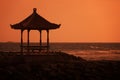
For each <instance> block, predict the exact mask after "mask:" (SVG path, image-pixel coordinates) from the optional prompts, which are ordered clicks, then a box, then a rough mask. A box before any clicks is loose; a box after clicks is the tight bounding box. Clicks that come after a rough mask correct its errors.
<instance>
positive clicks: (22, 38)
mask: <svg viewBox="0 0 120 80" xmlns="http://www.w3.org/2000/svg"><path fill="white" fill-rule="evenodd" d="M20 47H21V53H23V30H22V29H21V45H20Z"/></svg>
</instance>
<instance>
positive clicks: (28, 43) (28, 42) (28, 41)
mask: <svg viewBox="0 0 120 80" xmlns="http://www.w3.org/2000/svg"><path fill="white" fill-rule="evenodd" d="M29 33H30V30H29V29H28V36H27V49H28V52H29V45H30V40H29Z"/></svg>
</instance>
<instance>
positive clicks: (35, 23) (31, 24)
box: [10, 8, 61, 52]
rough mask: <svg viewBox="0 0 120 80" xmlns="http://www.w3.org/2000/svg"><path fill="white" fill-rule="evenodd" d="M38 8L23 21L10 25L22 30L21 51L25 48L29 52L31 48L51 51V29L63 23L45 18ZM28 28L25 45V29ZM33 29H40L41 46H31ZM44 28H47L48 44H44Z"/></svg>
mask: <svg viewBox="0 0 120 80" xmlns="http://www.w3.org/2000/svg"><path fill="white" fill-rule="evenodd" d="M36 11H37V9H36V8H33V13H32V14H31V15H30V16H28V17H27V18H26V19H24V20H23V21H21V22H19V23H17V24H13V25H10V26H11V28H12V29H16V30H21V45H20V47H21V52H23V50H24V49H26V50H27V52H29V51H30V50H39V51H42V50H46V51H47V52H48V51H49V48H50V44H49V30H52V29H57V28H59V27H60V25H61V24H55V23H51V22H49V21H47V20H46V19H45V18H43V17H42V16H40V15H39V14H37V12H36ZM24 30H27V46H25V45H23V31H24ZM31 30H38V31H39V32H40V43H39V46H30V40H29V36H30V35H29V33H30V31H31ZM42 30H46V32H47V43H46V46H43V45H42Z"/></svg>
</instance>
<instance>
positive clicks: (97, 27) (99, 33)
mask: <svg viewBox="0 0 120 80" xmlns="http://www.w3.org/2000/svg"><path fill="white" fill-rule="evenodd" d="M0 5H1V6H0V18H1V22H0V42H8V41H12V42H20V30H13V29H11V28H10V24H15V23H18V22H20V21H22V20H24V19H25V18H26V17H28V16H29V15H30V14H32V9H33V8H37V13H38V14H39V15H41V16H42V17H44V18H45V19H47V20H48V21H50V22H52V23H56V24H61V27H60V28H59V29H56V30H51V31H50V42H120V35H119V34H120V31H119V30H120V1H119V0H1V1H0ZM43 33H44V34H43V36H44V35H46V33H45V32H43ZM26 36H27V34H26V31H24V41H25V42H26V41H27V38H26ZM43 39H44V40H45V39H46V36H45V37H43ZM30 41H31V42H38V41H39V32H37V31H31V32H30Z"/></svg>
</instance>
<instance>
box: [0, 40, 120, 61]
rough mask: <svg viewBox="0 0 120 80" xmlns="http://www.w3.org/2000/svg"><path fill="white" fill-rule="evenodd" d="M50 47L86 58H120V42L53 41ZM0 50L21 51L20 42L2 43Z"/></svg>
mask: <svg viewBox="0 0 120 80" xmlns="http://www.w3.org/2000/svg"><path fill="white" fill-rule="evenodd" d="M24 45H26V44H24ZM31 45H39V43H31ZM43 45H45V44H43ZM50 49H51V50H53V51H63V52H67V53H69V54H72V55H75V56H80V57H82V58H84V59H86V60H120V43H51V44H50ZM0 51H11V52H12V51H13V52H17V51H20V43H12V42H8V43H0Z"/></svg>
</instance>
